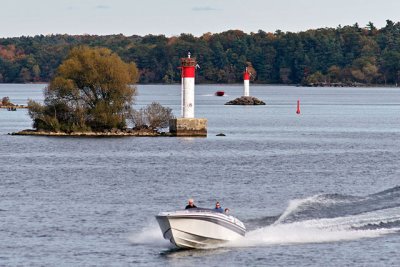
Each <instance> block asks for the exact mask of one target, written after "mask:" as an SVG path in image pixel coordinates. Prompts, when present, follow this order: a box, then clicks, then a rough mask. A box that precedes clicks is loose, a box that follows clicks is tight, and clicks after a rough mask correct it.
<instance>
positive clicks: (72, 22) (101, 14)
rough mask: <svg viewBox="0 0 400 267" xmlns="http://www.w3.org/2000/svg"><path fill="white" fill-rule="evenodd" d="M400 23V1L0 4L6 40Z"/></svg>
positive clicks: (53, 0)
mask: <svg viewBox="0 0 400 267" xmlns="http://www.w3.org/2000/svg"><path fill="white" fill-rule="evenodd" d="M387 19H390V20H392V21H394V22H398V21H400V0H335V1H333V0H332V1H325V0H278V1H271V0H0V37H19V36H22V35H24V36H34V35H37V34H43V35H47V34H96V35H106V34H120V33H122V34H124V35H141V36H144V35H147V34H164V35H166V36H168V37H169V36H176V35H180V34H181V33H190V34H193V35H195V36H201V35H202V34H204V33H207V32H211V33H219V32H223V31H227V30H232V29H235V30H236V29H238V30H242V31H244V32H247V33H250V32H257V31H258V30H263V31H266V32H275V31H276V30H278V29H279V30H282V31H284V32H286V31H291V32H299V31H303V30H307V29H316V28H324V27H337V26H339V25H342V26H345V25H353V24H354V23H356V22H357V23H358V24H359V25H360V27H364V26H365V25H366V24H367V23H368V22H369V21H371V22H373V23H374V24H375V26H377V27H378V28H380V27H383V26H385V25H386V20H387Z"/></svg>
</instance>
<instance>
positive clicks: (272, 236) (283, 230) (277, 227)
mask: <svg viewBox="0 0 400 267" xmlns="http://www.w3.org/2000/svg"><path fill="white" fill-rule="evenodd" d="M268 218H269V219H271V218H274V217H266V218H263V219H262V220H263V221H268ZM245 223H246V222H245ZM253 223H254V222H253ZM399 231H400V187H395V188H392V189H389V190H385V191H383V192H380V193H377V194H372V195H368V196H365V197H356V196H345V195H340V194H329V195H328V194H325V195H316V196H312V197H309V198H306V199H299V200H292V201H290V203H289V205H288V208H287V209H286V210H285V211H284V212H283V213H282V215H280V216H279V217H278V218H277V220H276V221H275V222H273V223H271V222H270V221H269V225H267V226H264V227H258V228H257V229H255V230H252V231H249V232H247V234H246V237H245V238H243V239H240V240H236V241H234V242H231V243H229V246H239V247H248V246H268V245H274V244H298V243H320V242H335V241H343V240H355V239H360V238H374V237H379V236H382V235H387V234H390V233H396V232H399Z"/></svg>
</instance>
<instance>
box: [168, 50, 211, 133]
mask: <svg viewBox="0 0 400 267" xmlns="http://www.w3.org/2000/svg"><path fill="white" fill-rule="evenodd" d="M196 67H197V62H196V58H192V57H190V52H189V53H188V56H187V57H185V58H181V67H180V69H181V77H182V92H181V102H182V103H181V107H182V114H181V115H182V118H175V119H171V120H170V121H169V132H170V134H171V135H172V136H186V137H195V136H199V137H206V136H207V119H204V118H195V117H194V78H195V74H196Z"/></svg>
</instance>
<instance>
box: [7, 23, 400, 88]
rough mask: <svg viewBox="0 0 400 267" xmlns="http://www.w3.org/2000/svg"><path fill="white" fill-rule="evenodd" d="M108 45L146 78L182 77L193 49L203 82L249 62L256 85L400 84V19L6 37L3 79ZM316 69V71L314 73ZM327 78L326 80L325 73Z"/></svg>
mask: <svg viewBox="0 0 400 267" xmlns="http://www.w3.org/2000/svg"><path fill="white" fill-rule="evenodd" d="M77 45H87V46H90V47H99V46H101V47H106V48H108V49H110V50H112V51H114V52H115V53H116V54H118V55H119V56H120V57H121V58H122V59H123V60H124V61H126V62H131V61H134V62H136V63H137V66H138V69H139V72H140V74H141V75H140V81H139V82H141V83H174V82H179V81H180V73H179V70H178V69H177V67H178V66H179V58H180V57H183V56H185V55H186V53H187V51H188V50H190V51H191V52H192V54H193V56H196V57H197V59H198V62H199V64H200V66H201V69H199V71H198V72H197V77H196V78H197V81H198V82H209V83H211V82H214V83H215V82H217V83H234V82H241V79H242V73H243V71H244V68H245V67H250V66H251V67H253V68H254V70H255V71H256V73H257V76H256V77H254V79H255V82H258V83H296V84H297V83H302V82H305V81H307V80H310V79H311V80H313V79H315V77H316V76H318V77H319V78H322V79H323V80H325V81H328V82H329V81H330V79H331V78H332V77H331V76H332V70H333V69H331V68H332V67H335V79H336V81H337V82H352V81H353V82H354V81H358V82H362V83H377V84H384V83H391V84H395V83H398V82H399V81H400V66H399V64H400V63H399V62H400V60H399V59H400V23H398V22H397V23H395V22H393V21H390V20H387V21H386V26H384V27H382V28H381V29H378V28H376V27H375V26H374V24H373V23H372V22H369V23H368V24H367V25H365V27H360V25H358V24H357V23H356V24H354V25H352V26H343V27H342V26H338V27H337V28H322V29H314V30H307V31H304V32H299V33H291V32H282V31H280V30H277V31H276V32H275V33H266V32H264V31H261V30H260V31H258V32H257V33H250V34H246V33H244V32H242V31H239V30H230V31H226V32H222V33H217V34H211V33H206V34H204V35H202V36H200V37H195V36H193V35H190V34H181V35H180V36H173V37H166V36H164V35H147V36H144V37H141V36H128V37H126V36H123V35H110V36H96V35H92V36H90V35H81V36H70V35H49V36H43V35H39V36H34V37H25V36H23V37H19V38H3V39H0V82H37V81H49V80H50V78H51V77H53V75H54V73H55V70H56V69H57V67H58V66H59V65H60V63H61V62H62V60H63V59H65V58H66V56H67V54H68V51H69V50H70V48H71V47H74V46H77ZM313 74H316V76H315V75H314V76H312V77H309V76H311V75H313ZM320 75H322V77H320Z"/></svg>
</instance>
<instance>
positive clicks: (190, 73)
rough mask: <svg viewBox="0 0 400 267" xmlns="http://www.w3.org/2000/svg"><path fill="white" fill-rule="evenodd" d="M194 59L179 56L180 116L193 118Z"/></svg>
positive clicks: (195, 63)
mask: <svg viewBox="0 0 400 267" xmlns="http://www.w3.org/2000/svg"><path fill="white" fill-rule="evenodd" d="M196 65H197V62H196V59H195V58H191V57H190V52H189V53H188V57H186V58H181V71H182V104H181V105H182V118H194V77H195V73H196Z"/></svg>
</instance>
